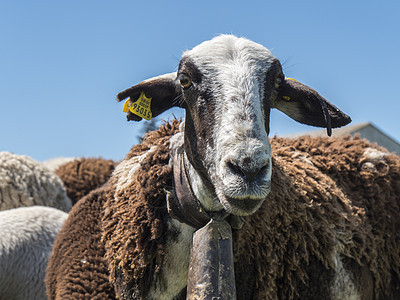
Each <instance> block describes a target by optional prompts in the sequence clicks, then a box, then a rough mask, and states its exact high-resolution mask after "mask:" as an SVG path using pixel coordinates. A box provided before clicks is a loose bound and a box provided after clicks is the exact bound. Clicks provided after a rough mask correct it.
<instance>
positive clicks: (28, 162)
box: [0, 151, 72, 212]
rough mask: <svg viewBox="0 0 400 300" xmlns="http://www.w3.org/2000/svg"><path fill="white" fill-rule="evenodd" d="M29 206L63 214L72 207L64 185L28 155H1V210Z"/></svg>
mask: <svg viewBox="0 0 400 300" xmlns="http://www.w3.org/2000/svg"><path fill="white" fill-rule="evenodd" d="M32 205H43V206H51V207H55V208H58V209H61V210H63V211H66V212H68V211H69V210H70V209H71V207H72V203H71V200H70V199H69V198H68V196H67V193H66V191H65V188H64V186H63V183H62V182H61V180H60V178H58V176H56V175H55V174H54V173H53V172H52V171H50V170H49V169H47V168H46V167H44V166H43V165H42V164H41V163H39V162H37V161H35V160H34V159H32V158H30V157H28V156H25V155H17V154H13V153H9V152H6V151H3V152H0V210H5V209H10V208H16V207H21V206H32Z"/></svg>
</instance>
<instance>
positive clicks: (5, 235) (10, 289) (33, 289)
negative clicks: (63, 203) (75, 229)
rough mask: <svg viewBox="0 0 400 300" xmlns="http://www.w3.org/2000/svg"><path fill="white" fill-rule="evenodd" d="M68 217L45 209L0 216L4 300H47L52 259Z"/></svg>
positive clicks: (17, 210)
mask: <svg viewBox="0 0 400 300" xmlns="http://www.w3.org/2000/svg"><path fill="white" fill-rule="evenodd" d="M66 219H67V213H65V212H63V211H60V210H58V209H55V208H51V207H45V206H30V207H19V208H14V209H9V210H5V211H1V212H0V228H1V234H0V299H2V300H7V299H15V300H23V299H32V300H36V299H46V293H45V285H44V277H45V270H46V265H47V260H48V257H49V256H50V252H51V248H52V246H53V243H54V240H55V238H56V235H57V233H58V231H59V230H60V228H61V226H62V224H63V223H64V221H65V220H66Z"/></svg>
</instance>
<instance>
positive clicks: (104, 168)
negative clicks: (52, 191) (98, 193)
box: [55, 157, 116, 204]
mask: <svg viewBox="0 0 400 300" xmlns="http://www.w3.org/2000/svg"><path fill="white" fill-rule="evenodd" d="M115 166H116V162H114V161H113V160H106V159H103V158H101V157H99V158H80V159H75V160H72V161H68V162H66V163H64V164H62V165H60V166H59V167H58V168H57V169H56V170H55V173H56V174H57V175H58V177H60V178H61V180H62V182H63V183H64V186H65V188H66V190H67V195H68V197H69V198H70V199H71V200H72V203H73V204H75V203H76V202H78V200H79V199H81V198H82V197H83V196H85V195H87V194H89V192H90V191H92V190H94V189H96V188H98V187H100V186H102V185H103V184H104V183H105V182H106V181H107V180H108V179H109V178H110V176H111V174H112V172H113V170H114V168H115Z"/></svg>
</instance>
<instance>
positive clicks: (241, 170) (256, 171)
mask: <svg viewBox="0 0 400 300" xmlns="http://www.w3.org/2000/svg"><path fill="white" fill-rule="evenodd" d="M244 161H246V159H245V160H244ZM226 165H227V167H228V169H229V170H230V171H231V172H232V173H233V174H235V175H237V176H240V177H242V178H244V179H245V180H246V181H254V180H256V179H257V177H258V176H261V175H264V174H265V172H266V170H267V169H268V162H263V163H261V164H259V165H257V166H254V165H253V166H251V167H250V166H249V164H241V165H239V164H238V163H236V162H234V161H232V160H228V161H227V162H226Z"/></svg>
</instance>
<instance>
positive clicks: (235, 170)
mask: <svg viewBox="0 0 400 300" xmlns="http://www.w3.org/2000/svg"><path fill="white" fill-rule="evenodd" d="M226 165H227V167H228V169H229V170H230V171H231V172H232V173H234V174H237V175H239V176H241V177H245V176H246V174H245V172H244V171H243V170H242V169H241V168H240V167H239V166H238V165H236V164H234V163H232V162H231V161H228V162H227V163H226Z"/></svg>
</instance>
